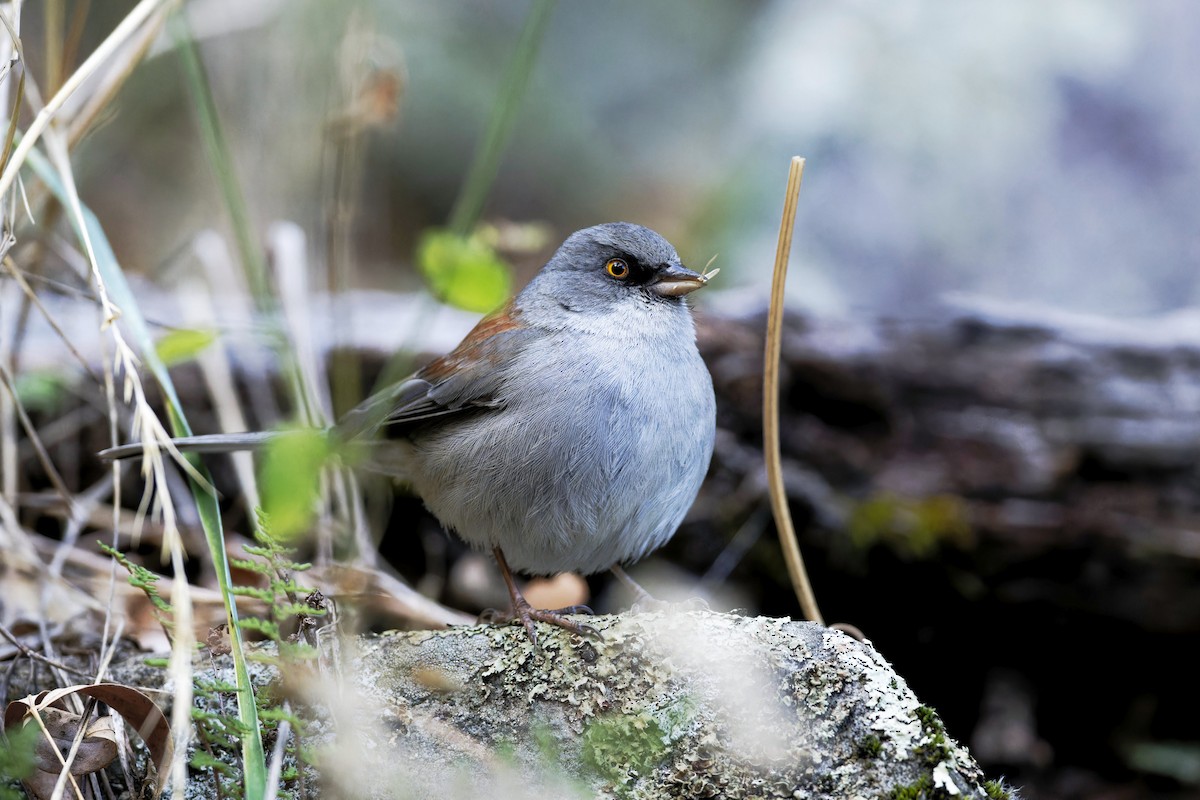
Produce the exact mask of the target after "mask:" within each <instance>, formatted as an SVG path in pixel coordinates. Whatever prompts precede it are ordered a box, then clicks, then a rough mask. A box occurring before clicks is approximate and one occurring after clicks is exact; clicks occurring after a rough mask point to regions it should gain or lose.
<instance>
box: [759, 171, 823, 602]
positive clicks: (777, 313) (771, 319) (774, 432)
mask: <svg viewBox="0 0 1200 800" xmlns="http://www.w3.org/2000/svg"><path fill="white" fill-rule="evenodd" d="M803 176H804V159H803V158H800V157H799V156H796V157H794V158H793V159H792V164H791V168H790V170H789V171H788V182H787V195H786V196H785V197H784V201H783V219H782V220H781V221H780V223H779V245H778V247H777V248H776V250H775V274H774V276H773V277H772V279H771V308H770V310H769V311H768V312H767V343H766V348H765V352H766V357H765V362H764V364H763V455H764V456H765V458H766V460H767V484H768V489H769V491H770V495H771V513H772V514H774V515H775V529H776V530H777V531H778V533H779V544H780V545H781V546H782V547H783V556H784V560H786V561H787V568H788V575H789V576H790V577H791V579H792V588H793V589H794V590H795V592H796V597H797V599H799V601H800V609H801V610H802V611H803V612H804V616H806V617H807V618H809V619H811V620H812V621H813V622H816V623H819V624H821V625H824V624H825V621H824V620H823V619H822V618H821V612H820V610H819V609H818V608H817V598H816V597H815V596H814V595H813V590H812V585H811V584H810V583H809V582H808V572H807V571H806V570H805V569H804V558H803V557H802V556H801V555H800V545H799V544H798V543H797V541H796V528H795V526H793V525H792V515H791V512H790V511H789V510H788V503H787V489H786V488H785V487H784V485H783V459H782V457H781V456H780V448H779V356H780V352H781V350H782V346H783V287H784V284H785V283H786V281H787V265H788V254H789V253H790V252H791V250H792V228H793V226H794V225H795V222H796V203H797V201H798V200H799V197H800V180H801V178H802V177H803Z"/></svg>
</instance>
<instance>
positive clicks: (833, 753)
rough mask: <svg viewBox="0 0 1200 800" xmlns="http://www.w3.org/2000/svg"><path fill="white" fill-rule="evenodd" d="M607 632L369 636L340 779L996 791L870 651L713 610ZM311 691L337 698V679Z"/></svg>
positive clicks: (419, 790) (363, 643)
mask: <svg viewBox="0 0 1200 800" xmlns="http://www.w3.org/2000/svg"><path fill="white" fill-rule="evenodd" d="M592 622H593V624H595V626H596V627H597V628H598V629H599V630H600V631H601V632H602V634H603V637H604V638H603V640H602V641H593V640H585V639H580V638H579V637H577V636H572V635H569V634H566V633H564V632H562V631H559V630H557V629H555V630H550V629H548V628H547V627H546V626H541V628H540V634H541V648H540V649H539V648H537V647H534V646H533V645H531V644H530V643H529V642H528V641H527V640H526V639H525V637H524V634H523V633H522V632H521V631H520V630H519V629H518V628H515V627H511V626H509V627H484V626H472V627H461V628H452V629H450V630H447V631H440V632H429V631H423V632H407V633H396V634H389V635H384V636H378V637H370V638H366V639H362V640H359V643H358V649H357V652H355V653H353V654H351V653H348V652H346V653H344V654H343V656H342V664H343V674H344V675H345V676H346V677H348V678H349V680H348V681H347V682H346V686H345V687H344V688H343V689H342V690H341V691H342V692H345V693H346V694H340V695H339V698H340V699H339V700H337V701H335V705H334V707H335V708H336V709H337V714H336V715H335V716H336V720H335V721H334V724H333V725H332V726H328V727H327V728H326V730H325V741H326V746H327V747H328V748H329V749H326V750H325V751H324V752H325V756H324V757H323V758H322V759H321V761H322V763H321V768H322V770H323V772H324V779H325V781H327V782H328V783H329V784H330V785H331V786H334V787H337V791H338V793H339V794H340V795H342V796H349V797H363V798H366V797H371V798H418V797H479V796H492V797H510V796H523V797H532V796H545V797H562V798H575V797H579V798H584V797H620V798H708V797H721V798H775V797H779V798H812V799H813V800H815V799H816V798H853V797H893V796H912V797H916V796H918V795H917V794H916V792H918V791H921V790H923V791H924V794H923V795H922V796H924V797H949V796H963V797H986V796H988V795H987V790H986V789H985V783H984V778H983V775H982V774H981V772H980V770H979V768H978V767H977V766H976V764H975V761H974V760H973V759H972V757H971V756H970V755H969V754H968V753H967V751H966V750H965V749H964V748H962V747H960V746H959V745H957V744H956V743H955V742H954V741H952V740H951V739H949V738H948V737H947V736H946V734H945V732H944V731H943V729H942V726H941V723H940V721H939V720H938V718H937V715H936V714H935V713H934V712H933V711H932V710H931V709H928V708H926V707H924V706H922V705H921V704H920V703H919V702H918V700H917V699H916V697H915V696H914V695H913V694H912V692H911V691H909V689H908V687H907V685H906V684H905V682H904V680H903V679H902V678H900V677H899V676H898V675H896V674H895V672H893V671H892V669H891V667H890V666H889V665H888V664H887V662H886V661H885V660H884V659H883V658H882V657H881V656H880V655H879V653H878V652H877V651H876V650H875V649H874V648H873V647H871V646H870V644H869V643H860V642H857V641H855V640H853V639H851V638H850V637H848V636H846V635H845V634H843V633H840V632H838V631H835V630H830V629H827V628H822V627H820V626H818V625H816V624H813V623H807V622H793V621H790V620H785V619H774V618H765V617H757V618H755V617H739V616H735V615H730V614H717V613H713V612H708V611H686V612H683V611H668V612H656V613H638V614H625V615H621V616H605V617H597V618H595V619H594V620H592ZM351 687H353V690H351ZM309 690H310V691H314V692H315V696H313V697H312V698H311V699H313V700H315V704H314V707H317V708H319V707H321V706H327V705H329V704H330V700H329V691H328V684H327V683H326V682H325V681H316V682H314V683H313V684H311V685H310V687H309ZM347 694H348V695H353V696H354V702H348V701H347V699H346V697H347ZM334 729H336V730H337V732H338V733H337V734H336V735H335V734H333V733H332V731H333V730H334ZM990 788H991V789H992V790H993V791H995V790H996V788H997V787H996V786H995V785H992V786H991V787H990ZM906 791H912V792H914V793H913V794H909V795H905V794H904V793H905V792H906Z"/></svg>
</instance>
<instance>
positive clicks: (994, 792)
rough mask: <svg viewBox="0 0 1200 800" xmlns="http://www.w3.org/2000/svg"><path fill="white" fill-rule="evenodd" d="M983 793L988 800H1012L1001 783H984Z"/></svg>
mask: <svg viewBox="0 0 1200 800" xmlns="http://www.w3.org/2000/svg"><path fill="white" fill-rule="evenodd" d="M983 791H984V792H986V793H987V796H988V798H989V800H1012V795H1011V794H1010V793H1009V791H1008V789H1006V788H1005V787H1004V782H1003V781H984V782H983Z"/></svg>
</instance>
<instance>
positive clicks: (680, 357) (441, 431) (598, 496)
mask: <svg viewBox="0 0 1200 800" xmlns="http://www.w3.org/2000/svg"><path fill="white" fill-rule="evenodd" d="M705 282H706V278H705V277H704V276H702V275H700V274H698V273H696V272H693V271H692V270H689V269H687V268H685V267H683V266H682V264H680V260H679V256H678V254H677V253H676V252H675V249H674V248H673V247H672V246H671V245H670V244H669V243H668V242H667V241H666V240H665V239H663V238H662V237H661V236H659V235H658V234H657V233H655V232H654V231H651V230H649V229H648V228H644V227H641V226H639V225H633V224H630V223H626V222H616V223H609V224H604V225H597V226H595V227H592V228H587V229H584V230H581V231H577V232H576V233H574V234H572V235H571V236H570V237H569V238H568V239H567V240H566V241H565V242H564V243H563V245H562V246H561V247H560V248H559V249H558V251H557V252H556V253H555V254H554V256H553V257H552V258H551V259H550V260H549V262H547V263H546V265H545V266H544V267H543V268H542V269H541V271H540V272H539V273H538V274H537V276H536V277H535V278H534V279H533V280H532V281H531V282H530V283H529V285H528V286H526V287H525V289H524V290H523V291H521V293H520V294H518V295H517V296H516V297H515V298H513V299H512V300H511V301H509V303H508V304H507V305H506V306H505V307H504V308H502V309H500V310H499V311H497V312H495V313H493V314H491V315H489V316H487V317H485V318H484V319H483V320H481V321H480V322H479V324H478V325H476V326H475V328H474V330H472V331H471V332H470V333H469V334H467V336H466V338H465V339H463V341H462V342H461V343H460V344H459V345H458V346H457V347H456V348H455V349H454V350H453V351H452V352H450V353H448V354H447V355H445V356H442V357H441V358H439V359H437V360H435V361H433V362H432V363H430V364H429V365H428V366H426V367H424V368H423V369H421V370H420V371H418V372H417V373H416V374H414V375H413V376H412V377H410V378H407V379H406V380H403V381H400V382H399V383H396V384H394V385H392V386H390V387H388V388H387V389H384V390H383V391H381V392H379V393H377V394H375V395H373V396H372V397H370V398H368V399H367V400H366V401H364V402H363V403H362V404H361V405H360V406H358V407H357V408H355V409H354V410H353V411H351V412H350V413H348V414H347V415H346V416H345V417H344V418H343V419H342V420H341V421H339V422H338V423H337V425H335V426H334V427H333V429H332V431H331V435H333V436H335V437H337V438H338V439H339V440H343V441H352V442H360V441H361V442H369V443H370V444H369V445H368V446H367V449H368V452H369V453H370V455H369V456H368V462H369V464H370V465H371V467H373V468H374V469H378V470H382V471H384V472H387V473H388V474H391V475H393V476H395V477H396V478H398V479H400V480H402V481H404V482H406V483H408V484H409V485H410V486H411V487H412V488H413V490H414V491H415V492H416V493H417V494H418V495H419V496H420V497H421V499H422V500H423V501H424V502H425V505H426V507H428V508H429V510H430V511H431V512H432V513H433V514H434V516H436V517H437V518H438V520H440V521H441V523H442V524H443V525H444V526H445V527H446V528H448V529H450V530H452V531H454V532H456V533H457V534H458V535H459V536H461V537H462V538H463V539H464V540H465V541H467V542H468V543H470V544H471V545H472V546H474V547H476V548H478V549H491V550H492V552H493V553H494V554H495V556H496V560H497V562H498V564H499V566H500V569H501V571H502V572H503V574H504V579H505V582H506V583H507V585H508V590H509V595H510V597H511V598H512V609H511V611H510V612H509V613H508V614H505V615H503V616H502V619H503V620H504V621H520V622H521V623H522V624H523V625H524V626H525V629H526V631H527V632H528V634H529V636H530V638H531V639H533V640H534V641H536V638H537V635H536V630H535V626H534V620H540V621H543V622H548V623H552V624H554V625H558V626H560V627H563V628H566V629H568V630H571V631H574V632H577V633H583V632H589V631H590V630H591V629H590V627H589V626H586V625H581V624H580V623H577V622H574V621H572V620H570V619H567V618H566V617H565V616H563V611H565V610H560V611H557V612H556V611H546V610H540V609H534V608H532V607H530V606H529V604H528V603H526V602H525V599H524V597H522V596H521V593H520V591H519V590H518V589H517V586H516V584H515V583H514V581H513V577H512V574H511V572H510V567H511V568H512V569H513V570H516V571H518V572H523V573H528V574H535V575H545V574H553V573H558V572H567V571H574V572H581V573H584V574H590V573H594V572H599V571H601V570H604V569H608V568H609V567H612V566H614V565H619V564H624V563H629V562H632V561H636V560H638V559H640V558H642V557H643V556H645V555H646V554H647V553H649V552H651V551H652V550H655V549H656V548H658V547H661V546H662V545H663V544H664V543H665V542H666V541H667V540H668V539H669V538H670V537H671V536H672V535H673V534H674V533H675V530H676V528H678V527H679V523H680V522H681V521H682V520H683V517H684V514H685V513H687V510H688V508H689V507H690V506H691V504H692V501H693V500H694V499H695V497H696V493H697V491H699V488H700V483H701V481H702V480H703V479H704V475H705V472H706V471H707V469H708V464H709V460H710V458H711V457H712V449H713V437H714V433H715V401H714V398H713V389H712V379H711V377H710V376H709V373H708V369H707V368H706V367H705V365H704V362H703V361H702V360H701V359H700V353H699V352H698V351H697V349H696V336H695V329H694V327H693V324H692V316H691V312H690V310H689V309H688V307H687V304H686V302H685V301H684V299H683V298H684V295H686V294H688V293H689V292H692V291H694V290H696V289H699V288H700V287H702V286H703V285H704V284H705ZM272 435H273V434H262V433H245V434H216V435H210V436H196V437H192V438H189V439H180V440H177V444H178V446H179V447H180V449H183V450H191V451H196V452H226V451H231V450H239V449H248V448H254V447H258V446H261V445H262V444H264V443H265V442H266V441H267V440H268V439H269V438H270V437H271V436H272ZM140 452H141V448H140V445H136V444H135V445H125V446H122V447H118V448H113V449H112V450H108V451H105V452H104V453H103V454H102V455H103V456H104V457H106V458H123V457H128V456H132V455H137V454H139V453H140Z"/></svg>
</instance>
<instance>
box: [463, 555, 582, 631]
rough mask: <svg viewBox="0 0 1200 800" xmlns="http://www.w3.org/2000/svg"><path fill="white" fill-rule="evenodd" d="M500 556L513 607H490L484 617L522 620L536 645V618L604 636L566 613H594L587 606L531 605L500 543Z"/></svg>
mask: <svg viewBox="0 0 1200 800" xmlns="http://www.w3.org/2000/svg"><path fill="white" fill-rule="evenodd" d="M492 552H493V553H494V554H495V556H496V563H497V564H498V565H499V566H500V573H501V575H503V576H504V583H505V584H506V585H507V586H508V597H509V599H510V600H511V601H512V608H511V609H510V610H509V611H497V610H495V609H488V610H487V611H485V612H483V614H480V615H479V618H480V620H482V621H485V622H492V623H497V624H503V623H511V622H520V623H521V625H522V626H523V627H524V628H525V634H526V635H527V636H529V641H531V642H533V643H534V644H535V645H536V644H537V643H538V638H537V626H536V625H534V622H535V621H537V622H545V623H548V624H550V625H557V626H558V627H560V628H562V629H563V630H566V631H570V632H571V633H574V634H577V635H579V636H594V637H595V638H597V639H603V638H604V637H602V636H601V635H600V631H598V630H596V629H595V628H594V627H592V626H591V625H586V624H584V623H581V622H575V621H574V620H570V619H567V618H566V617H565V616H564V615H565V614H589V615H590V614H592V613H593V612H592V610H591V609H590V608H588V607H587V606H568V607H567V608H558V609H554V610H549V609H541V608H534V607H533V606H531V605H529V601H528V600H526V599H525V596H524V595H522V594H521V590H520V589H518V588H517V582H516V581H515V580H513V576H512V570H510V569H509V568H508V562H507V561H505V560H504V553H503V552H502V551H501V550H500V548H499V547H497V548H494V549H493V551H492Z"/></svg>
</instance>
